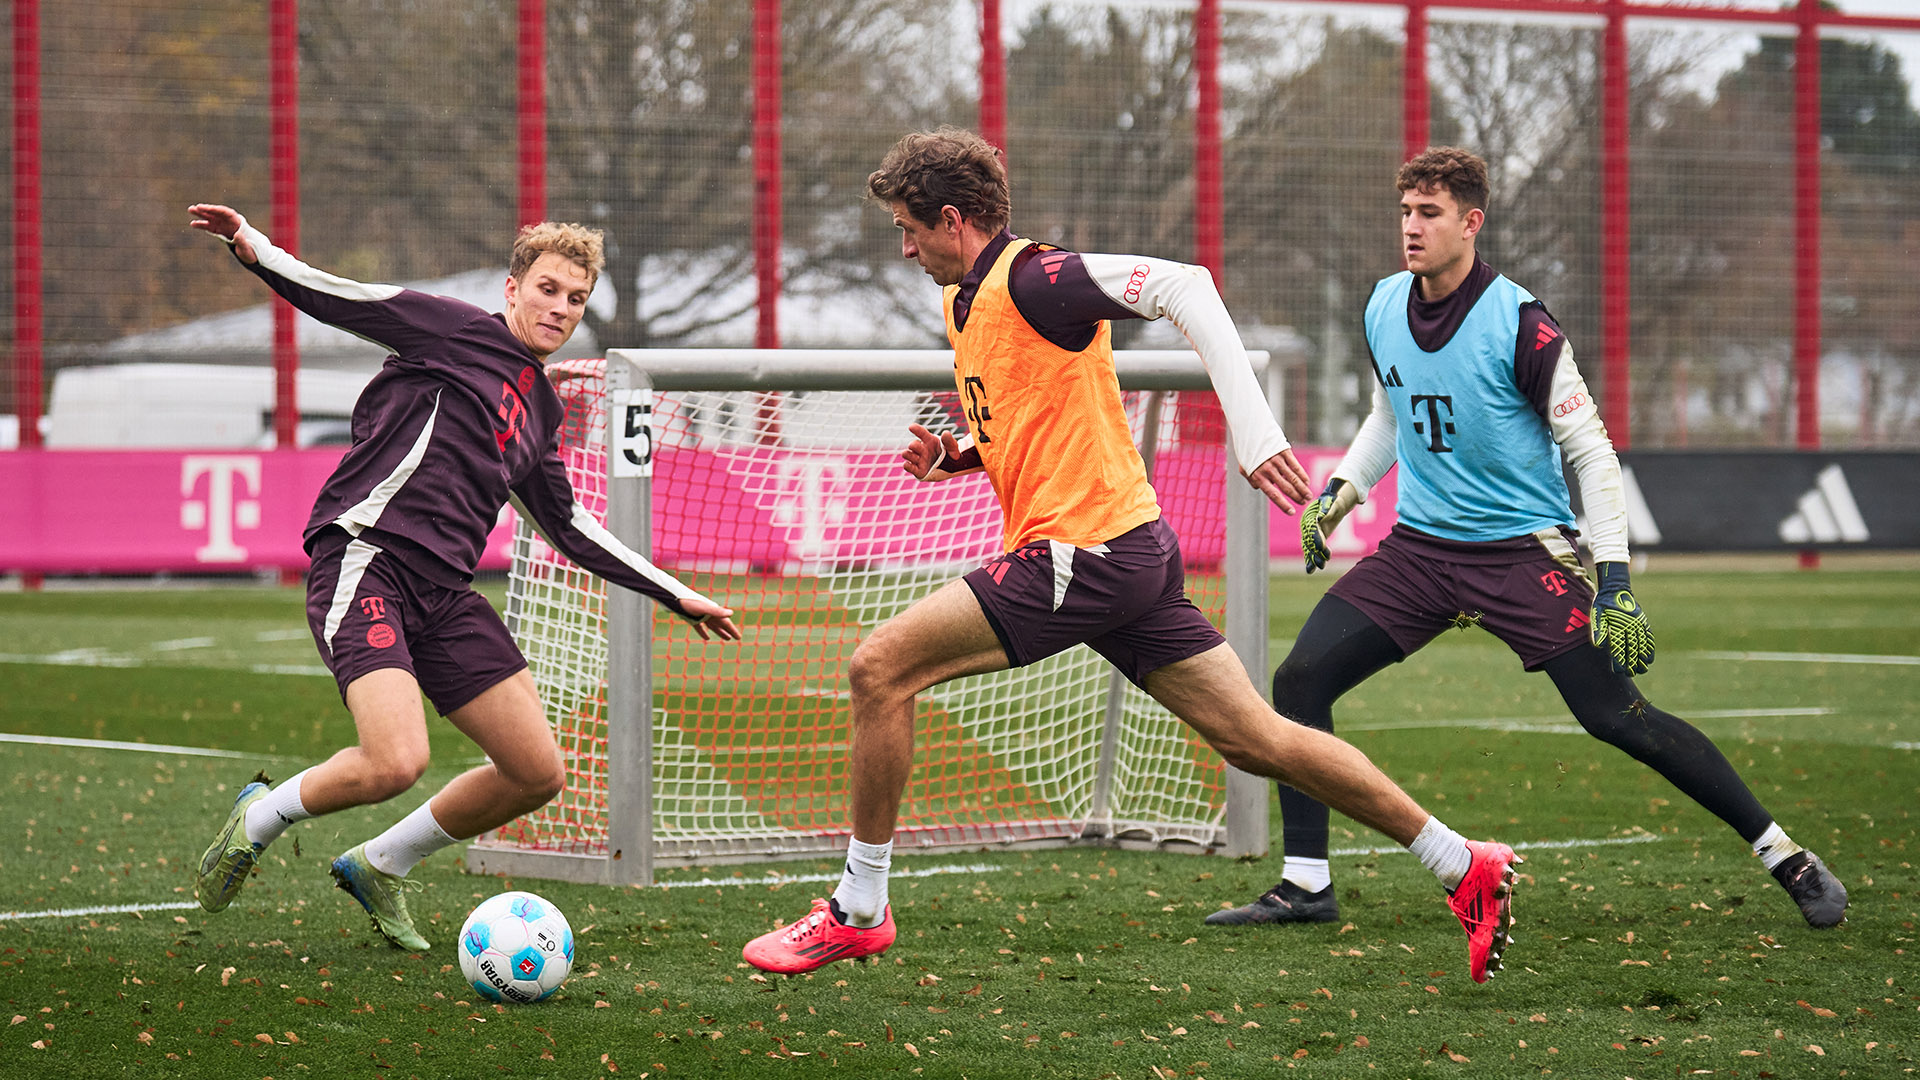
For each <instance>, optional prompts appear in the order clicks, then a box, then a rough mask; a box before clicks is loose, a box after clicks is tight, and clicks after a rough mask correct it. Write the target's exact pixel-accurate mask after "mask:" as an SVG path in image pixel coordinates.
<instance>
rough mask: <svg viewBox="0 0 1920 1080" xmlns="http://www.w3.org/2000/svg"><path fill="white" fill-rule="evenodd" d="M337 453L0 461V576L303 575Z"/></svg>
mask: <svg viewBox="0 0 1920 1080" xmlns="http://www.w3.org/2000/svg"><path fill="white" fill-rule="evenodd" d="M344 452H345V451H344V450H342V449H339V448H328V449H318V450H260V451H235V450H208V451H192V450H16V451H12V452H10V453H4V454H0V515H4V517H3V518H0V571H22V570H27V571H37V572H40V573H46V574H87V573H100V574H149V573H159V572H168V573H219V572H230V571H245V570H261V569H275V568H287V569H293V570H303V569H305V568H306V565H307V556H306V552H305V551H303V550H301V547H300V532H301V530H302V529H303V528H305V526H306V524H307V515H308V514H309V513H311V512H312V510H313V500H314V497H315V496H316V495H318V494H319V493H320V487H321V485H322V484H324V483H325V482H326V479H327V476H328V474H329V473H331V472H332V471H333V467H334V466H335V465H337V464H339V461H340V456H341V455H342V454H343V453H344ZM503 520H504V519H503ZM511 536H512V531H511V529H510V528H508V527H506V526H504V525H500V526H496V527H495V528H494V531H493V533H492V535H491V536H489V537H488V543H487V557H486V561H485V562H484V563H483V564H482V565H485V566H490V567H496V568H498V567H505V566H506V565H507V544H508V541H509V539H510V538H511Z"/></svg>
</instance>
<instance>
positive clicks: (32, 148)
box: [13, 0, 43, 450]
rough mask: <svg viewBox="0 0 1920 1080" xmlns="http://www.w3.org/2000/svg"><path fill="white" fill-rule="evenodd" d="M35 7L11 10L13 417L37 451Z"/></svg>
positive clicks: (17, 5) (20, 1)
mask: <svg viewBox="0 0 1920 1080" xmlns="http://www.w3.org/2000/svg"><path fill="white" fill-rule="evenodd" d="M40 236H41V234H40V3H39V0H14V4H13V412H14V416H15V417H16V418H17V419H18V420H19V424H20V447H21V449H23V450H31V449H34V448H36V447H38V446H39V445H40V395H41V368H40V365H41V360H42V358H41V332H42V326H43V324H42V322H41V318H40V311H41V307H40V302H41V252H40Z"/></svg>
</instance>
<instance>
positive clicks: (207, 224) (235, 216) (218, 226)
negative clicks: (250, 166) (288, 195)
mask: <svg viewBox="0 0 1920 1080" xmlns="http://www.w3.org/2000/svg"><path fill="white" fill-rule="evenodd" d="M187 213H189V214H192V215H193V220H192V221H190V222H188V223H187V225H188V227H189V228H194V229H199V230H200V231H202V232H210V233H212V234H213V235H215V236H217V237H219V238H220V239H222V240H225V241H226V242H227V243H229V244H232V245H233V253H234V254H235V255H238V256H240V261H241V262H244V263H253V262H258V261H259V256H258V255H257V254H255V253H254V250H253V245H252V244H250V243H248V242H247V241H246V240H244V239H242V238H241V237H240V230H241V229H244V228H246V227H247V219H246V218H244V217H241V216H240V211H238V210H235V209H234V208H233V207H231V206H221V205H220V204H218V203H194V204H193V205H192V206H189V207H187Z"/></svg>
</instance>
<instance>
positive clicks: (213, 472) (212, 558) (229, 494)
mask: <svg viewBox="0 0 1920 1080" xmlns="http://www.w3.org/2000/svg"><path fill="white" fill-rule="evenodd" d="M203 476H204V477H206V478H207V493H206V497H205V498H204V499H199V498H194V495H195V493H196V492H197V491H198V489H199V487H200V478H201V477H203ZM236 477H237V478H238V479H239V480H240V482H241V484H242V485H244V486H243V487H242V488H240V489H237V490H236V488H235V486H234V480H235V478H236ZM259 495H260V459H259V458H258V457H255V456H252V455H242V454H206V455H201V454H192V455H188V456H187V457H184V458H182V459H181V460H180V498H181V503H180V527H181V528H183V529H188V530H195V531H197V530H199V529H205V530H207V543H206V545H205V546H204V547H200V548H197V549H195V550H194V553H193V557H194V560H195V561H197V562H203V563H237V562H245V561H246V558H247V549H246V548H243V547H241V546H240V545H239V544H236V543H234V532H235V531H236V530H239V529H258V528H259V527H260V502H259ZM249 496H251V497H249Z"/></svg>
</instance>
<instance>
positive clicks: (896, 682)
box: [848, 581, 1007, 844]
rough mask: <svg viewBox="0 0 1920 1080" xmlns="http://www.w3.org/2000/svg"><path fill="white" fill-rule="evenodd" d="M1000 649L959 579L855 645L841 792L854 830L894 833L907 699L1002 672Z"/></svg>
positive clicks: (887, 837)
mask: <svg viewBox="0 0 1920 1080" xmlns="http://www.w3.org/2000/svg"><path fill="white" fill-rule="evenodd" d="M1006 666H1007V654H1006V651H1005V650H1004V649H1002V648H1001V646H1000V639H999V638H997V637H995V636H994V633H993V627H992V626H991V625H989V624H988V622H987V617H986V615H985V614H984V613H982V612H981V610H980V601H978V600H976V599H975V598H974V595H973V590H972V589H970V588H968V587H967V583H966V582H964V581H950V582H948V583H947V584H946V585H943V586H941V587H940V588H939V589H937V590H935V591H934V592H933V593H932V594H930V595H928V596H926V597H923V598H922V599H921V600H919V601H918V602H916V603H915V604H914V605H913V606H912V607H909V608H908V609H907V610H905V611H903V612H901V613H900V614H899V615H897V616H895V617H894V618H892V619H889V620H888V621H887V622H885V623H884V624H882V625H881V626H880V628H879V629H877V630H875V631H874V632H873V634H872V635H871V636H870V637H868V638H867V639H866V640H865V641H863V642H861V643H860V647H859V648H858V649H856V650H854V653H853V660H852V663H851V664H850V665H849V666H848V680H849V682H850V684H851V689H852V692H853V709H852V711H853V746H852V749H851V751H850V755H849V762H848V799H849V802H850V803H851V806H850V808H849V809H850V811H851V813H850V816H851V817H852V819H853V835H854V838H855V839H856V840H861V841H864V842H866V843H869V844H884V843H887V842H889V841H891V840H892V839H893V827H894V822H895V821H896V819H897V818H898V817H899V813H900V798H901V796H902V794H903V793H904V792H905V791H906V786H907V774H908V773H909V772H911V771H912V768H913V711H914V699H915V698H916V697H917V696H918V695H919V693H920V692H921V691H922V690H926V689H928V688H929V687H934V686H938V685H940V684H941V683H943V682H946V681H948V680H950V679H957V678H960V677H961V676H963V675H979V674H983V673H985V672H989V671H1002V670H1004V669H1005V668H1006Z"/></svg>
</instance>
